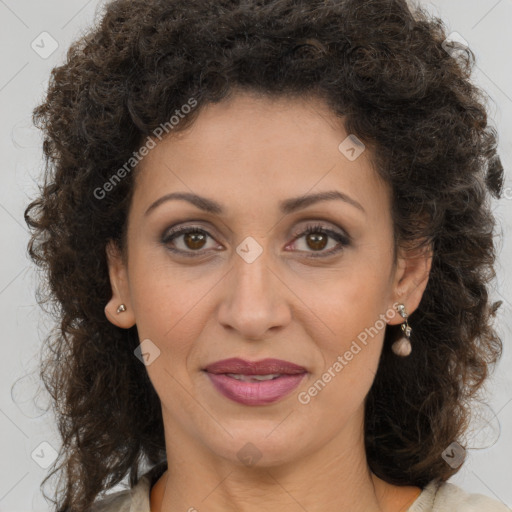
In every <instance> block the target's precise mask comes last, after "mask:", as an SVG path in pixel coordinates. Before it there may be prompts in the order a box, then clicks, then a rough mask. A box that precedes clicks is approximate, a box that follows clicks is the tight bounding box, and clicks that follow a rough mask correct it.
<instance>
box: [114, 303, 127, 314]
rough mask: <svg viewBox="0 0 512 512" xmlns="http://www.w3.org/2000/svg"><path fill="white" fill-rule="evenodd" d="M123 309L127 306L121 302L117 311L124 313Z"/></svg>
mask: <svg viewBox="0 0 512 512" xmlns="http://www.w3.org/2000/svg"><path fill="white" fill-rule="evenodd" d="M123 311H126V306H125V305H124V304H120V305H119V307H118V308H117V311H116V313H122V312H123Z"/></svg>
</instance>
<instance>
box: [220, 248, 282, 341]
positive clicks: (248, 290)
mask: <svg viewBox="0 0 512 512" xmlns="http://www.w3.org/2000/svg"><path fill="white" fill-rule="evenodd" d="M256 244H257V245H256ZM258 246H259V248H258ZM271 260H272V255H271V254H270V251H269V249H263V247H262V246H261V245H260V244H258V243H257V242H256V243H255V240H254V239H253V240H245V241H244V242H242V243H241V244H240V245H239V246H238V247H237V254H236V255H235V258H234V264H233V268H232V271H231V272H230V273H229V278H228V282H227V283H226V284H227V286H226V292H225V294H224V295H223V303H222V304H221V307H220V309H219V321H220V322H221V323H222V324H223V325H224V326H225V327H228V326H230V327H231V328H234V329H236V330H237V331H239V334H240V336H241V337H244V338H258V337H261V336H263V335H264V334H265V332H266V331H267V330H268V329H270V328H272V327H277V326H282V325H284V324H285V323H286V322H287V321H289V318H290V314H289V307H288V305H287V303H286V298H285V297H283V296H282V294H281V292H280V289H281V287H280V286H279V283H278V280H277V279H276V277H275V276H274V275H273V272H272V271H271V270H270V267H271V266H272V265H271V263H272V262H271Z"/></svg>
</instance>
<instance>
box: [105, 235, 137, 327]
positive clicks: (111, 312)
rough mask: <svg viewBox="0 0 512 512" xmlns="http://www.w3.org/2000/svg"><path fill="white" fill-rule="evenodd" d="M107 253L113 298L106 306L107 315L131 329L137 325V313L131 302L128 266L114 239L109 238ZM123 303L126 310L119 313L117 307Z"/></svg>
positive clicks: (110, 319)
mask: <svg viewBox="0 0 512 512" xmlns="http://www.w3.org/2000/svg"><path fill="white" fill-rule="evenodd" d="M106 254H107V263H108V273H109V276H110V285H111V287H112V298H111V299H110V300H109V302H108V303H107V305H106V306H105V316H106V317H107V318H108V320H109V321H110V322H111V323H113V324H114V325H117V326H118V327H122V328H123V329H129V328H130V327H133V326H134V325H135V315H134V313H133V308H132V305H131V303H130V289H129V286H128V272H127V268H126V265H125V263H124V261H123V258H122V255H121V251H120V249H119V247H118V245H117V244H116V243H115V242H114V241H113V240H109V242H108V244H107V246H106ZM121 304H124V305H125V307H126V311H123V312H120V313H118V312H117V308H118V307H119V306H120V305H121Z"/></svg>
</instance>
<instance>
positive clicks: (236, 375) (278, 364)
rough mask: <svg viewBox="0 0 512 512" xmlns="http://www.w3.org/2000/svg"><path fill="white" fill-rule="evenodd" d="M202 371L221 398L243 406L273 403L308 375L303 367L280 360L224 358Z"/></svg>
mask: <svg viewBox="0 0 512 512" xmlns="http://www.w3.org/2000/svg"><path fill="white" fill-rule="evenodd" d="M204 371H205V373H206V374H207V375H208V377H209V379H210V381H211V383H212V384H213V386H214V388H215V389H216V390H217V391H218V392H219V393H220V394H221V395H223V396H224V397H226V398H229V399H230V400H232V401H234V402H238V403H240V404H244V405H265V404H270V403H273V402H276V401H277V400H280V399H281V398H284V397H285V396H286V395H288V394H289V393H290V392H291V391H292V390H293V389H295V388H296V387H297V386H298V385H299V384H300V382H301V381H302V379H303V378H304V377H305V375H306V374H307V371H306V369H305V368H304V367H302V366H299V365H296V364H294V363H290V362H288V361H283V360H281V359H263V360H262V361H254V362H251V361H245V360H243V359H239V358H232V359H224V360H222V361H217V362H216V363H212V364H210V365H208V366H207V367H206V368H204ZM257 376H266V377H267V378H264V379H263V378H261V377H260V378H258V377H257Z"/></svg>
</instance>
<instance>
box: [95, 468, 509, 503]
mask: <svg viewBox="0 0 512 512" xmlns="http://www.w3.org/2000/svg"><path fill="white" fill-rule="evenodd" d="M166 468H167V463H166V462H164V463H161V464H158V465H157V466H154V467H153V468H152V469H151V470H149V471H148V472H146V473H145V474H144V475H142V476H141V478H140V479H139V481H138V483H137V485H135V487H133V488H132V489H126V490H123V491H118V492H115V493H112V494H110V495H108V496H106V497H105V498H103V499H102V500H101V501H98V502H96V503H95V504H94V505H93V506H92V508H91V509H90V512H151V509H150V493H151V488H152V487H153V485H154V484H155V483H156V481H157V480H158V479H159V478H160V476H161V475H162V474H163V472H164V471H165V470H166ZM405 512H512V509H510V508H508V507H507V506H506V505H505V504H503V503H502V502H501V501H497V500H494V499H492V498H488V497H487V496H484V495H482V494H469V493H467V492H466V491H464V490H463V489H461V488H460V487H458V486H456V485H454V484H451V483H448V482H435V481H432V482H430V483H429V484H428V485H427V486H426V487H425V488H424V489H423V491H422V492H421V494H420V495H419V496H418V497H417V498H416V500H415V501H414V503H413V504H412V505H411V506H410V507H409V508H408V509H407V510H406V511H405Z"/></svg>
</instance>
